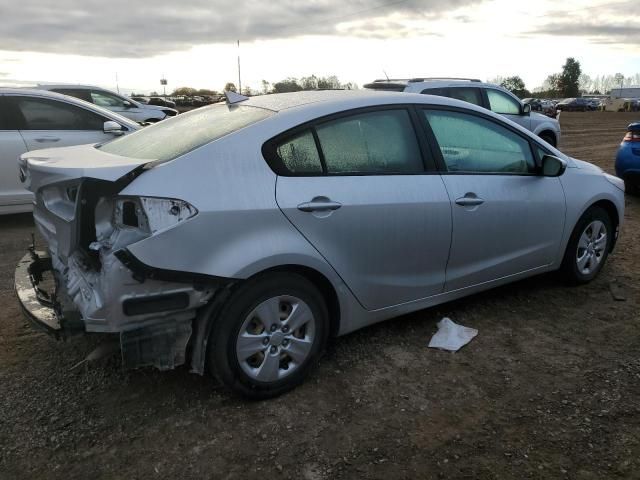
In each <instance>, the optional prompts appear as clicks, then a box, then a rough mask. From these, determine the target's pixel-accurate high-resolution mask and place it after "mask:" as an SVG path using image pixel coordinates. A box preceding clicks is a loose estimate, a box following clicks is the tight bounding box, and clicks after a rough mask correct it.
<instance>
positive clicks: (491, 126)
mask: <svg viewBox="0 0 640 480" xmlns="http://www.w3.org/2000/svg"><path fill="white" fill-rule="evenodd" d="M423 112H424V116H425V118H426V120H427V121H428V123H429V125H430V126H431V130H432V131H433V133H434V135H435V137H436V140H437V142H438V145H439V146H440V150H441V152H442V156H443V158H444V162H445V164H446V167H447V171H449V172H461V173H463V172H464V173H502V174H527V173H533V172H535V162H534V160H533V155H532V153H531V147H530V146H529V142H528V141H527V140H526V139H524V138H523V137H521V136H520V135H518V134H516V133H514V132H512V131H511V130H509V129H507V128H505V127H503V126H501V125H498V124H497V123H494V122H492V121H489V120H486V119H484V118H481V117H478V116H475V115H468V114H466V113H459V112H451V111H443V110H424V111H423Z"/></svg>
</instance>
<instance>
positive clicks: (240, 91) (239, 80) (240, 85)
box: [238, 40, 242, 95]
mask: <svg viewBox="0 0 640 480" xmlns="http://www.w3.org/2000/svg"><path fill="white" fill-rule="evenodd" d="M238 93H239V94H240V95H242V80H241V78H240V40H238Z"/></svg>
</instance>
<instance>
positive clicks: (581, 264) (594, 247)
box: [576, 220, 607, 275]
mask: <svg viewBox="0 0 640 480" xmlns="http://www.w3.org/2000/svg"><path fill="white" fill-rule="evenodd" d="M606 248H607V227H606V226H605V224H604V223H603V222H601V221H600V220H594V221H592V222H591V223H589V224H588V225H587V227H586V228H585V229H584V231H583V232H582V235H580V240H579V241H578V249H577V251H576V264H577V266H578V271H579V272H580V273H581V274H583V275H590V274H592V273H593V272H594V271H595V270H597V269H598V267H599V266H600V262H601V261H602V258H603V257H604V254H605V249H606Z"/></svg>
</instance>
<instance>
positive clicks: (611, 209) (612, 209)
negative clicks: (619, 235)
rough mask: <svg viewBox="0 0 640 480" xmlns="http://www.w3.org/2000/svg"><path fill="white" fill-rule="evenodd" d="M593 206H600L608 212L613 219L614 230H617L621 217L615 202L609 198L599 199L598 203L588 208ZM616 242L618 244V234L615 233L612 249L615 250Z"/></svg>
mask: <svg viewBox="0 0 640 480" xmlns="http://www.w3.org/2000/svg"><path fill="white" fill-rule="evenodd" d="M593 207H600V208H602V209H603V210H604V211H606V212H607V214H608V215H609V218H610V219H611V223H612V225H613V231H614V232H617V231H618V225H620V217H619V216H618V209H617V208H616V206H615V205H614V204H613V202H610V201H609V200H598V201H597V202H596V203H594V204H593V205H591V206H590V207H589V208H588V209H587V210H589V209H591V208H593ZM615 244H616V236H615V235H614V237H613V241H612V242H611V250H613V247H614V246H615Z"/></svg>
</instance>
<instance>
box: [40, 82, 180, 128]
mask: <svg viewBox="0 0 640 480" xmlns="http://www.w3.org/2000/svg"><path fill="white" fill-rule="evenodd" d="M37 88H38V89H39V90H49V91H51V92H56V93H62V94H63V95H69V96H71V97H76V98H79V99H80V100H84V101H85V102H89V103H93V104H94V105H97V106H99V107H102V108H106V109H107V110H111V111H112V112H116V113H118V114H120V115H122V116H123V117H127V118H128V119H130V120H133V121H134V122H140V123H145V122H146V123H155V122H159V121H160V120H164V119H165V118H168V117H174V116H176V115H177V114H178V111H177V110H176V109H174V108H169V107H161V106H158V105H145V104H144V103H140V102H136V101H135V100H133V99H131V98H128V97H124V96H122V95H120V94H118V93H116V92H112V91H111V90H105V89H104V88H100V87H93V86H91V85H38V87H37Z"/></svg>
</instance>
